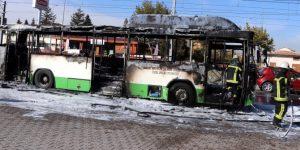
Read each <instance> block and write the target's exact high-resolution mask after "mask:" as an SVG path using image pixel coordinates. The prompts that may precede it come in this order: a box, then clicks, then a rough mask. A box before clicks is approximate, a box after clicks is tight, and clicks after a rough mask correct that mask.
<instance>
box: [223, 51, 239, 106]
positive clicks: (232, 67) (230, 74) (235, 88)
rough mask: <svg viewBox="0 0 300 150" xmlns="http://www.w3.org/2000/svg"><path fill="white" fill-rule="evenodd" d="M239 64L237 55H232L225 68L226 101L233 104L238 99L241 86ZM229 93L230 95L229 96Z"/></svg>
mask: <svg viewBox="0 0 300 150" xmlns="http://www.w3.org/2000/svg"><path fill="white" fill-rule="evenodd" d="M241 72H242V69H241V64H240V62H239V58H238V56H237V55H234V56H233V58H232V60H231V62H230V64H229V65H228V67H227V68H226V90H227V94H228V95H227V101H229V103H231V104H233V103H234V101H235V100H237V98H238V97H239V89H240V84H241V81H240V79H241ZM229 93H230V94H229Z"/></svg>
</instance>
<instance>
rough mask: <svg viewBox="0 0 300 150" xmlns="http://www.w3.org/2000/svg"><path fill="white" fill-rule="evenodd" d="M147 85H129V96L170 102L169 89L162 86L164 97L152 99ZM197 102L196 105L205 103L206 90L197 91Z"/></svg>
mask: <svg viewBox="0 0 300 150" xmlns="http://www.w3.org/2000/svg"><path fill="white" fill-rule="evenodd" d="M148 87H149V85H147V84H136V83H129V94H130V95H131V96H133V97H139V98H149V99H159V100H164V101H167V100H168V93H169V89H168V88H167V87H165V86H162V94H161V95H162V96H161V97H151V96H149V93H148ZM196 94H197V100H196V103H198V104H202V103H204V89H196Z"/></svg>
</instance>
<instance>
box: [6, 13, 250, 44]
mask: <svg viewBox="0 0 300 150" xmlns="http://www.w3.org/2000/svg"><path fill="white" fill-rule="evenodd" d="M1 29H2V30H8V31H10V32H17V31H21V32H35V33H44V34H47V33H49V34H57V35H59V34H61V32H64V33H65V34H72V35H82V36H123V37H124V36H128V35H130V36H131V37H134V36H145V37H153V38H159V37H165V36H168V37H169V38H175V37H186V38H194V39H199V38H201V39H206V38H220V39H229V40H236V41H240V40H249V41H252V39H253V35H254V33H253V32H251V31H242V30H241V29H240V28H239V27H238V26H237V25H236V24H234V23H233V22H231V21H230V20H228V19H225V18H222V17H209V16H206V17H199V16H195V17H180V16H171V15H134V16H132V17H131V19H130V21H129V24H127V25H126V27H116V26H39V27H35V26H28V25H7V26H1Z"/></svg>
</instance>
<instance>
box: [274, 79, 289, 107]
mask: <svg viewBox="0 0 300 150" xmlns="http://www.w3.org/2000/svg"><path fill="white" fill-rule="evenodd" d="M274 86H275V90H274V92H275V93H274V94H275V96H274V100H275V101H278V102H286V101H288V79H287V78H286V77H276V78H275V79H274Z"/></svg>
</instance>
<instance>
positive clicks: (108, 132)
mask: <svg viewBox="0 0 300 150" xmlns="http://www.w3.org/2000/svg"><path fill="white" fill-rule="evenodd" d="M26 112H28V111H27V110H22V109H19V108H14V107H9V106H0V149H1V150H2V149H3V150H4V149H5V150H6V149H26V150H29V149H38V150H43V149H45V150H46V149H47V150H52V149H59V150H60V149H62V150H65V149H67V150H68V149H70V150H77V149H78V150H85V149H87V150H92V149H104V150H106V149H111V150H119V149H120V150H123V149H130V150H135V149H281V150H282V149H287V148H288V149H300V146H299V145H300V144H298V142H297V141H296V140H295V141H288V142H285V141H282V140H279V139H273V138H270V137H267V136H266V135H264V134H258V133H243V134H240V133H226V132H221V131H207V130H202V129H189V128H179V129H176V128H174V127H169V126H162V125H144V124H137V123H132V122H117V121H99V120H94V119H87V118H78V117H72V116H66V115H61V114H49V115H47V116H45V118H44V119H39V120H36V119H33V118H29V117H24V116H23V114H24V113H26Z"/></svg>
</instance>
